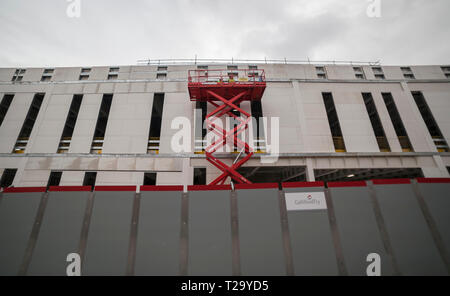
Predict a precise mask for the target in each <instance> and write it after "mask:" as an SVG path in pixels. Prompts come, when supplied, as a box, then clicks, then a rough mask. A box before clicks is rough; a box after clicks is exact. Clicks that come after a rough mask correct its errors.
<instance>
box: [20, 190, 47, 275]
mask: <svg viewBox="0 0 450 296" xmlns="http://www.w3.org/2000/svg"><path fill="white" fill-rule="evenodd" d="M47 201H48V192H45V193H43V194H42V195H41V201H40V203H39V208H38V211H37V214H36V218H35V220H34V224H33V228H32V230H31V233H30V237H29V239H28V243H27V247H26V249H25V254H24V257H23V261H22V264H21V265H20V269H19V273H18V275H19V276H24V275H26V274H27V272H28V267H29V266H30V262H31V258H32V256H33V251H34V248H35V247H36V243H37V239H38V236H39V230H40V229H41V225H42V219H43V218H44V213H45V208H46V206H47Z"/></svg>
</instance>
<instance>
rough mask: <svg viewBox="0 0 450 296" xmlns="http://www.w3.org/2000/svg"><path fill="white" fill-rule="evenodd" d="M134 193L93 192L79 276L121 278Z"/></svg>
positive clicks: (126, 253)
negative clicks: (116, 276)
mask: <svg viewBox="0 0 450 296" xmlns="http://www.w3.org/2000/svg"><path fill="white" fill-rule="evenodd" d="M134 195H135V193H134V192H126V191H124V192H108V191H105V192H102V191H100V192H96V193H95V197H94V208H93V210H92V217H91V223H90V227H89V235H88V240H87V247H86V258H85V262H84V264H83V267H82V274H83V275H125V273H126V268H127V255H128V245H129V241H130V226H131V214H132V207H133V198H134Z"/></svg>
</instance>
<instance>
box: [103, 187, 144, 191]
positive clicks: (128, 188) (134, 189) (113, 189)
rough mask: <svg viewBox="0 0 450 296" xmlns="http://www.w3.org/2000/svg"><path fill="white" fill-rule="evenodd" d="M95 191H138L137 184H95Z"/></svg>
mask: <svg viewBox="0 0 450 296" xmlns="http://www.w3.org/2000/svg"><path fill="white" fill-rule="evenodd" d="M94 191H136V186H95V189H94Z"/></svg>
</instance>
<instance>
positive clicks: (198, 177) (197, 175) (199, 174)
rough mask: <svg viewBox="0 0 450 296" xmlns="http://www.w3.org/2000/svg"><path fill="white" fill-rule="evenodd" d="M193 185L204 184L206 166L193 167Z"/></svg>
mask: <svg viewBox="0 0 450 296" xmlns="http://www.w3.org/2000/svg"><path fill="white" fill-rule="evenodd" d="M193 183H194V185H206V168H194V182H193Z"/></svg>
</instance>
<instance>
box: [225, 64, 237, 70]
mask: <svg viewBox="0 0 450 296" xmlns="http://www.w3.org/2000/svg"><path fill="white" fill-rule="evenodd" d="M237 69H238V66H235V65H228V66H227V70H237Z"/></svg>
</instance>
